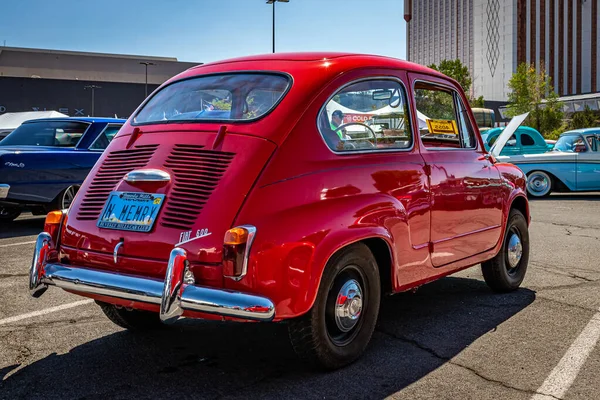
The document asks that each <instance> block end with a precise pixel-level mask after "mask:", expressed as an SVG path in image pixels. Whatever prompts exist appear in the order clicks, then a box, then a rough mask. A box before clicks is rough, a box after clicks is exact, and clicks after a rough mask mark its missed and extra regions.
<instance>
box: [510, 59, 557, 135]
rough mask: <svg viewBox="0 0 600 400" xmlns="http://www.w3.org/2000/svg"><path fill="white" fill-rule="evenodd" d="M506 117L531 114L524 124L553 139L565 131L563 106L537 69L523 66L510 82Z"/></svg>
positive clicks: (521, 65) (550, 81)
mask: <svg viewBox="0 0 600 400" xmlns="http://www.w3.org/2000/svg"><path fill="white" fill-rule="evenodd" d="M508 87H509V89H510V90H511V91H510V93H509V94H508V102H509V104H508V109H507V115H509V116H511V117H513V116H515V115H519V114H523V113H526V112H529V116H528V117H527V119H526V120H525V122H524V124H525V125H529V126H532V127H534V128H536V129H537V130H538V131H540V132H541V133H542V134H543V135H545V136H551V135H552V136H554V135H555V134H556V131H557V129H560V128H562V120H563V116H564V114H563V111H562V103H560V102H559V101H558V95H557V94H556V92H555V91H554V87H553V86H552V80H551V79H550V77H549V76H548V75H546V71H545V70H544V69H543V68H542V69H541V70H540V72H539V73H538V72H537V71H536V69H535V65H532V64H527V63H522V64H520V65H519V66H518V67H517V72H515V73H514V74H513V76H512V77H511V78H510V80H509V81H508Z"/></svg>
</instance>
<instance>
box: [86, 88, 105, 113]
mask: <svg viewBox="0 0 600 400" xmlns="http://www.w3.org/2000/svg"><path fill="white" fill-rule="evenodd" d="M86 89H91V91H92V117H93V116H94V91H95V90H96V89H102V86H97V85H87V86H84V87H83V90H86Z"/></svg>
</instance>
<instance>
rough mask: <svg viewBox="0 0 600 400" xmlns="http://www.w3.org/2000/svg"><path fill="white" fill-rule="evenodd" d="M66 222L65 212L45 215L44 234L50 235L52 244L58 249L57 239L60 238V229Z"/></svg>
mask: <svg viewBox="0 0 600 400" xmlns="http://www.w3.org/2000/svg"><path fill="white" fill-rule="evenodd" d="M66 222H67V212H66V210H60V211H50V212H49V213H48V215H46V221H45V222H44V232H47V233H49V234H50V237H51V238H52V243H54V245H55V247H58V239H59V236H60V228H61V227H62V225H63V224H65V223H66Z"/></svg>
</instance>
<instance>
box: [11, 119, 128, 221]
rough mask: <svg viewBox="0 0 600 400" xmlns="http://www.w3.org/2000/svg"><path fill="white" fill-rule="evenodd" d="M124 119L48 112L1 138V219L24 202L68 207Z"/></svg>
mask: <svg viewBox="0 0 600 400" xmlns="http://www.w3.org/2000/svg"><path fill="white" fill-rule="evenodd" d="M124 122H125V120H123V119H113V118H48V119H36V120H31V121H27V122H25V123H23V124H22V125H21V126H20V127H18V128H17V129H15V130H14V131H13V132H12V133H11V134H10V135H8V136H7V137H6V138H5V139H3V140H2V141H1V142H0V223H1V222H6V221H12V220H13V219H15V218H16V217H18V216H19V214H20V213H21V211H22V210H23V209H24V208H27V209H29V210H31V212H32V213H33V214H37V215H40V214H44V213H46V212H48V211H49V210H53V209H54V210H58V209H64V208H68V207H69V206H70V205H71V202H72V201H73V198H74V197H75V194H76V193H77V190H78V189H79V185H80V184H81V183H82V182H83V180H84V179H85V177H86V175H87V174H88V173H89V172H90V170H91V169H92V167H93V166H94V164H95V163H96V161H97V160H98V158H99V157H100V154H102V151H104V149H105V148H106V147H107V146H108V144H109V143H110V141H111V140H112V138H113V137H114V136H115V135H116V134H117V132H118V131H119V129H120V128H121V126H122V125H123V123H124Z"/></svg>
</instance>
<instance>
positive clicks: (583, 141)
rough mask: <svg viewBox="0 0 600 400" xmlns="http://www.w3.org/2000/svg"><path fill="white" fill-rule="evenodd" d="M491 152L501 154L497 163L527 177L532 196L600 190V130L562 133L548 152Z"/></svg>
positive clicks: (499, 150) (529, 191)
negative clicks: (516, 170)
mask: <svg viewBox="0 0 600 400" xmlns="http://www.w3.org/2000/svg"><path fill="white" fill-rule="evenodd" d="M496 147H498V146H496ZM494 152H495V153H496V154H497V153H498V152H500V155H499V156H496V157H497V159H498V161H502V162H510V163H512V164H515V165H517V166H518V167H519V168H521V170H523V172H524V173H525V174H527V192H528V193H529V195H531V196H534V197H542V196H547V195H548V194H550V192H552V191H556V192H569V191H573V192H575V191H577V192H585V191H596V190H600V128H589V129H579V130H573V131H569V132H565V133H563V134H562V135H560V137H559V138H558V140H557V142H556V144H555V145H554V148H553V149H552V151H550V152H548V153H543V154H524V155H512V156H503V155H502V154H503V153H502V148H499V149H498V148H492V153H494ZM496 154H495V155H496Z"/></svg>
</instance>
